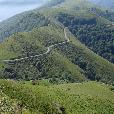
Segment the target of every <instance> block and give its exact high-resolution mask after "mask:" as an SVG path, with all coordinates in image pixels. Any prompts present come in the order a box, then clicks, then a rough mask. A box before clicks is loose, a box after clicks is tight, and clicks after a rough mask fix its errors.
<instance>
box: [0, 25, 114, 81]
mask: <svg viewBox="0 0 114 114" xmlns="http://www.w3.org/2000/svg"><path fill="white" fill-rule="evenodd" d="M66 32H67V36H68V38H69V39H70V43H65V44H61V45H57V46H55V48H53V49H52V50H51V52H50V53H49V54H47V55H44V56H41V57H33V58H31V57H30V56H35V55H38V54H42V53H44V52H45V51H46V50H47V48H46V47H48V46H50V45H52V44H57V43H59V42H63V41H64V37H65V36H64V31H63V28H61V27H59V26H57V25H55V24H51V25H49V26H45V27H40V28H38V29H33V30H32V31H31V32H24V33H18V34H14V35H13V36H11V37H10V38H9V39H7V40H6V41H4V42H3V43H2V44H1V45H0V46H1V48H0V49H1V50H0V60H1V76H2V78H10V79H25V80H31V79H40V78H48V79H50V78H51V79H52V78H55V79H57V80H66V81H70V82H78V81H83V80H85V79H90V80H97V81H103V82H105V83H113V81H114V77H113V74H114V65H113V64H111V63H109V62H108V61H107V60H105V59H103V58H101V57H99V56H98V55H96V54H95V53H93V52H92V51H90V50H89V49H87V47H86V46H85V45H83V44H81V43H80V42H79V41H78V40H77V39H76V38H75V37H74V36H73V35H72V34H71V33H70V32H69V31H66ZM4 52H6V53H4ZM22 57H28V59H25V60H22V61H14V62H9V63H7V62H3V60H8V59H11V60H13V59H17V58H18V59H19V58H22Z"/></svg>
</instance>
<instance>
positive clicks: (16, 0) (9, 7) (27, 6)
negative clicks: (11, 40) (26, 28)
mask: <svg viewBox="0 0 114 114" xmlns="http://www.w3.org/2000/svg"><path fill="white" fill-rule="evenodd" d="M46 1H48V0H0V21H3V20H5V19H7V18H9V17H12V16H13V15H15V14H18V13H21V12H23V11H27V10H31V9H34V8H37V7H39V6H41V5H42V4H44V3H45V2H46Z"/></svg>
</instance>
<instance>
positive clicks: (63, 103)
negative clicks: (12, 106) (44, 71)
mask: <svg viewBox="0 0 114 114" xmlns="http://www.w3.org/2000/svg"><path fill="white" fill-rule="evenodd" d="M0 90H2V92H3V93H4V94H6V95H7V96H8V97H9V98H11V99H12V98H13V99H16V100H17V103H18V102H19V103H18V104H19V106H21V107H20V108H21V110H20V112H21V111H25V108H24V107H26V113H27V114H31V113H32V112H34V114H36V113H39V114H45V113H46V114H53V113H55V114H59V113H60V114H76V113H78V114H85V113H87V114H92V113H98V114H102V113H103V114H113V112H114V100H113V96H114V92H113V91H111V90H110V86H108V85H105V84H103V83H96V82H86V83H78V84H63V85H50V86H49V85H47V86H44V85H32V84H31V83H24V84H23V83H21V82H15V81H5V80H0ZM0 108H1V107H0ZM27 110H28V111H27ZM9 112H10V113H11V111H9ZM23 114H24V112H23Z"/></svg>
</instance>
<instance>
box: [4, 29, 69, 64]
mask: <svg viewBox="0 0 114 114" xmlns="http://www.w3.org/2000/svg"><path fill="white" fill-rule="evenodd" d="M66 29H67V28H64V38H65V41H63V42H60V43H57V44H53V45H50V46H49V47H47V51H46V52H45V53H42V54H38V55H34V56H30V57H24V58H20V59H14V60H3V62H18V61H22V60H26V59H29V58H35V57H40V56H43V55H47V54H48V53H50V51H51V50H52V48H53V47H55V46H58V45H62V44H65V43H68V42H70V39H69V38H68V37H67V34H66Z"/></svg>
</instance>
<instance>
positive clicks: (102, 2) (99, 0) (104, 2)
mask: <svg viewBox="0 0 114 114" xmlns="http://www.w3.org/2000/svg"><path fill="white" fill-rule="evenodd" d="M89 1H91V2H93V3H95V4H97V5H99V6H102V7H104V8H108V9H112V10H114V0H89Z"/></svg>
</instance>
